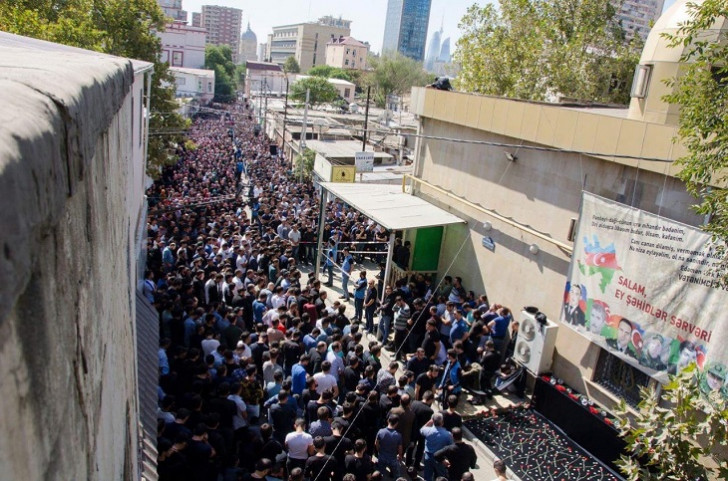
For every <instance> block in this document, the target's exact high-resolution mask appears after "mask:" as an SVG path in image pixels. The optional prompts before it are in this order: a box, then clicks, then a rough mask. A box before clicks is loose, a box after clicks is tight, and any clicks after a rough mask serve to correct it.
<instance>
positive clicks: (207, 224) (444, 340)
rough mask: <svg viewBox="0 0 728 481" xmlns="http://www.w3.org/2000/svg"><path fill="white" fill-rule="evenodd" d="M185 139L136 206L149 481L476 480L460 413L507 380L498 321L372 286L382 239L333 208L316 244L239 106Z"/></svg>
mask: <svg viewBox="0 0 728 481" xmlns="http://www.w3.org/2000/svg"><path fill="white" fill-rule="evenodd" d="M188 136H189V138H190V140H191V141H192V143H187V144H185V145H181V146H180V147H179V148H178V151H177V156H178V162H177V163H176V164H175V165H173V166H169V167H165V168H164V170H163V171H162V173H161V175H160V178H159V179H158V180H157V181H156V182H155V183H154V184H153V186H152V187H150V189H149V191H148V199H149V220H148V224H147V235H148V244H147V248H148V254H147V273H146V274H145V279H144V280H143V283H142V285H141V286H140V289H141V290H142V292H143V294H144V296H145V297H146V298H147V299H148V300H149V301H150V302H151V303H153V305H154V306H155V307H156V308H157V310H158V312H159V317H160V343H159V346H160V347H159V374H160V377H159V407H158V452H159V459H158V470H159V476H160V480H162V481H165V480H174V481H198V480H199V481H219V480H223V481H228V480H229V481H233V480H235V481H238V480H246V481H247V480H256V479H280V480H295V481H299V480H308V481H329V480H346V481H369V480H371V481H376V480H382V479H404V480H407V479H412V480H414V479H417V477H418V476H421V477H422V478H424V480H425V481H433V480H443V479H447V480H450V481H454V480H460V479H463V480H467V479H473V475H472V473H470V470H471V469H473V468H475V467H476V461H477V456H476V453H475V450H474V449H473V447H472V446H471V445H470V444H469V443H468V442H467V441H466V440H464V436H463V430H462V422H463V420H462V416H461V415H460V414H459V413H458V406H459V405H461V404H462V403H464V402H467V394H468V393H469V394H471V395H472V396H473V398H474V399H471V400H473V401H474V402H487V399H488V398H490V397H492V396H493V394H494V393H495V391H496V387H495V384H494V383H495V381H496V380H497V379H498V377H499V376H503V375H504V373H505V374H508V373H510V372H513V370H514V369H517V368H518V367H517V366H516V365H515V364H513V363H512V361H510V357H511V354H512V353H513V346H514V343H515V338H516V336H517V334H518V323H517V322H515V321H514V320H513V319H512V317H513V316H512V314H511V312H510V310H509V309H508V308H507V307H505V306H501V305H498V304H497V303H493V304H491V303H490V302H489V301H488V299H487V298H486V297H485V296H484V295H476V294H474V293H473V292H471V291H468V290H466V288H465V287H464V286H463V281H462V279H461V278H460V277H457V276H455V275H452V276H451V275H450V274H449V273H444V275H442V277H441V278H439V279H436V280H435V279H431V278H428V277H427V276H424V275H422V274H415V275H412V276H408V277H404V278H402V279H400V280H398V281H397V282H394V283H392V284H391V285H390V284H389V283H387V282H385V279H384V262H385V253H386V246H387V242H388V239H389V236H390V233H389V232H387V231H386V230H385V229H383V228H382V227H381V226H379V225H377V224H376V223H375V222H373V221H372V220H370V219H368V218H366V217H365V216H364V215H363V214H361V213H359V212H357V211H355V210H353V209H351V208H350V207H349V206H346V205H344V204H343V203H342V202H340V201H337V200H335V199H333V200H330V201H327V202H326V204H325V206H324V213H323V216H322V218H323V219H324V222H323V225H321V226H319V215H320V214H319V207H320V205H319V203H320V194H319V193H318V192H317V191H316V189H315V188H314V185H313V183H312V182H310V181H303V182H301V181H300V180H299V179H300V176H299V175H296V174H297V173H296V172H294V170H293V167H291V165H290V161H289V159H286V158H284V156H283V155H281V154H280V153H279V152H275V149H271V146H270V144H271V142H270V141H269V139H268V138H267V137H266V135H265V134H264V133H262V132H260V129H259V126H258V125H257V123H256V122H255V120H254V116H253V111H252V108H251V106H250V104H249V103H247V102H245V101H241V102H239V103H237V104H234V105H232V106H226V107H224V108H221V109H220V110H219V113H209V114H206V115H204V116H200V117H197V118H196V119H195V120H194V121H193V124H192V125H191V127H190V129H189V135H188ZM319 228H321V229H322V230H323V247H322V249H320V250H318V249H317V248H316V245H317V239H318V234H319ZM397 235H398V237H399V233H397ZM410 248H411V246H410V245H409V242H406V241H405V242H402V240H401V239H400V238H398V239H397V241H396V247H395V251H394V261H395V263H396V264H398V265H399V266H401V267H402V268H403V269H405V270H406V266H407V265H408V263H409V257H410V255H411V254H410ZM316 263H318V265H319V266H320V269H321V274H322V276H321V277H322V278H321V280H319V279H317V278H316V277H315V275H314V273H313V272H311V271H312V270H313V267H312V266H314V265H315V264H316ZM365 263H366V264H367V265H371V266H378V270H379V274H378V275H376V276H372V275H370V272H368V271H367V270H366V269H364V264H365ZM375 270H376V268H375ZM334 274H336V276H334ZM335 277H336V278H337V279H340V282H341V294H342V295H341V296H340V298H337V299H334V298H332V297H338V296H336V295H335V294H334V293H333V292H334V291H333V289H330V288H329V287H330V286H332V285H333V282H334V278H335ZM330 296H331V297H330ZM352 304H353V307H354V310H353V312H354V314H353V316H352V315H350V312H351V309H348V310H347V307H350V306H351V305H352ZM385 351H386V352H387V355H386V356H384V354H385ZM385 357H386V358H387V359H388V360H386V361H385V360H384V358H385ZM515 386H517V391H518V392H517V394H518V395H520V396H522V395H523V386H522V383H516V384H515ZM498 463H500V464H498ZM498 463H496V464H497V466H496V468H497V469H496V472H497V473H498V475H499V478H498V479H503V480H505V479H506V478H505V467H504V466H503V464H502V463H501V462H498ZM498 469H500V471H498Z"/></svg>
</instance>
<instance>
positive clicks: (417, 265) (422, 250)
mask: <svg viewBox="0 0 728 481" xmlns="http://www.w3.org/2000/svg"><path fill="white" fill-rule="evenodd" d="M442 233H443V227H442V226H437V227H424V228H422V229H417V237H416V238H415V248H414V252H413V253H412V270H413V271H436V270H437V264H438V262H439V261H440V246H441V245H442Z"/></svg>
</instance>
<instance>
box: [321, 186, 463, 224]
mask: <svg viewBox="0 0 728 481" xmlns="http://www.w3.org/2000/svg"><path fill="white" fill-rule="evenodd" d="M321 186H322V187H323V188H324V189H326V190H327V191H329V192H331V193H332V194H334V195H335V196H336V197H338V198H339V199H341V200H343V201H344V202H346V203H347V204H349V205H350V206H352V207H353V208H355V209H356V210H358V211H359V212H361V213H363V214H364V215H366V216H367V217H369V218H370V219H372V220H374V221H375V222H377V223H378V224H380V225H382V226H383V227H384V228H386V229H389V230H401V229H418V228H420V227H433V226H438V225H449V224H461V223H463V222H465V221H464V220H462V219H461V218H459V217H456V216H454V215H453V214H451V213H449V212H447V211H445V210H442V209H440V208H439V207H436V206H434V205H432V204H430V203H429V202H427V201H426V200H424V199H421V198H419V197H415V196H414V195H410V194H406V193H404V192H402V186H401V185H384V184H345V183H342V184H339V183H334V182H322V183H321Z"/></svg>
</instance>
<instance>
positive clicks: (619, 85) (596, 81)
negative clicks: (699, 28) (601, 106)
mask: <svg viewBox="0 0 728 481" xmlns="http://www.w3.org/2000/svg"><path fill="white" fill-rule="evenodd" d="M614 18H615V9H614V7H613V5H612V3H611V2H605V1H602V0H556V1H551V0H499V6H498V7H496V6H494V5H492V4H488V5H485V6H483V7H481V6H478V5H473V6H471V7H470V8H469V9H468V11H467V13H466V14H465V16H464V17H463V18H462V20H461V21H460V29H461V31H462V36H461V37H460V39H459V40H458V43H457V47H456V50H455V54H454V60H455V62H456V63H458V64H460V65H461V66H462V70H461V71H460V74H459V76H458V78H457V79H456V82H455V86H456V87H457V88H458V89H461V90H466V91H471V92H477V93H483V94H489V95H500V96H506V97H514V98H521V99H528V100H547V99H549V98H550V97H552V96H555V95H562V96H564V97H568V98H573V99H577V100H584V101H596V102H610V103H627V102H629V89H630V86H631V80H632V74H633V72H634V67H635V65H636V64H637V62H638V61H639V55H640V52H641V40H639V39H636V40H634V41H633V42H632V43H630V44H627V43H625V41H624V33H623V31H622V30H621V28H619V27H617V26H616V23H615V21H614Z"/></svg>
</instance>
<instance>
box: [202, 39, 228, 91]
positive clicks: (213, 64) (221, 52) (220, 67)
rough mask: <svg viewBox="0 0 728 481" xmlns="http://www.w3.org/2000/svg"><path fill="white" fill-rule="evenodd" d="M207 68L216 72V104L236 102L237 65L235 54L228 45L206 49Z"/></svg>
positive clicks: (212, 46) (210, 46)
mask: <svg viewBox="0 0 728 481" xmlns="http://www.w3.org/2000/svg"><path fill="white" fill-rule="evenodd" d="M205 68H206V69H209V70H214V71H215V98H214V99H213V100H214V101H215V102H220V103H230V102H232V101H234V100H235V83H236V82H235V78H236V76H235V64H234V63H233V52H232V50H230V47H228V46H227V45H208V46H207V48H205Z"/></svg>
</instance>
